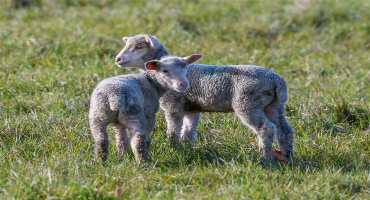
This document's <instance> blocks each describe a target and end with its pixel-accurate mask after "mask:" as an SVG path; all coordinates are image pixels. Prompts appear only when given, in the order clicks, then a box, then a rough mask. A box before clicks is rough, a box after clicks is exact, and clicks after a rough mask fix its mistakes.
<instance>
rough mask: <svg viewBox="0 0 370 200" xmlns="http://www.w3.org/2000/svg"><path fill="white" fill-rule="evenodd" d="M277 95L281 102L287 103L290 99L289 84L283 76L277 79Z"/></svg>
mask: <svg viewBox="0 0 370 200" xmlns="http://www.w3.org/2000/svg"><path fill="white" fill-rule="evenodd" d="M275 92H276V97H277V100H278V101H279V102H280V103H285V102H287V101H288V99H289V95H288V86H287V84H286V82H285V81H284V79H283V78H280V79H278V80H277V81H276V90H275Z"/></svg>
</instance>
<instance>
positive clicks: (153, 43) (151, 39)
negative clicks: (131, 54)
mask: <svg viewBox="0 0 370 200" xmlns="http://www.w3.org/2000/svg"><path fill="white" fill-rule="evenodd" d="M145 40H146V42H147V43H148V44H149V45H150V46H151V47H152V48H153V49H158V48H159V47H160V46H161V43H160V42H159V40H158V39H157V38H156V37H154V36H152V35H145Z"/></svg>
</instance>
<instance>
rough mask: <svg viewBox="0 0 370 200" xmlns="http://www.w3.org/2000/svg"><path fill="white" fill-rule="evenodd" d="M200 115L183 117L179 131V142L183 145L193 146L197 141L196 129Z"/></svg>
mask: <svg viewBox="0 0 370 200" xmlns="http://www.w3.org/2000/svg"><path fill="white" fill-rule="evenodd" d="M199 119H200V113H195V114H188V115H185V117H184V120H183V125H182V129H181V140H182V141H183V142H184V143H185V144H191V145H193V144H194V143H195V140H196V139H197V129H198V124H199Z"/></svg>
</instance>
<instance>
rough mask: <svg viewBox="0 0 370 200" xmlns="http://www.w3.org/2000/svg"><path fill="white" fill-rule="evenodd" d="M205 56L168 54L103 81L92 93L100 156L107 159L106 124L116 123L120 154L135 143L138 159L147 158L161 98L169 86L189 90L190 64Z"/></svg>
mask: <svg viewBox="0 0 370 200" xmlns="http://www.w3.org/2000/svg"><path fill="white" fill-rule="evenodd" d="M201 57H202V55H196V54H195V55H192V56H189V57H175V56H166V57H162V59H161V60H160V61H158V60H152V61H148V62H146V63H145V69H146V71H145V72H143V73H141V74H135V75H123V76H118V77H113V78H108V79H105V80H103V81H101V82H100V83H99V84H98V86H97V87H96V88H95V89H94V91H93V93H92V96H91V104H90V111H89V123H90V129H91V132H92V135H93V137H94V140H95V155H96V157H97V158H99V157H101V158H102V160H103V161H105V160H106V159H107V157H108V152H109V140H108V134H107V131H106V128H107V126H108V125H109V124H113V128H114V130H115V136H116V146H117V150H118V153H119V155H120V156H124V154H125V152H126V151H127V149H128V147H129V143H131V148H132V150H133V153H134V155H135V159H136V160H137V162H139V163H144V162H146V161H147V159H148V148H149V145H150V141H151V140H150V134H151V132H152V130H153V127H154V124H155V114H156V112H157V111H158V109H159V98H160V97H161V96H163V95H164V94H165V93H166V91H168V90H169V89H173V90H175V91H177V92H179V93H183V92H185V91H187V90H188V89H189V83H188V80H187V78H186V73H187V71H186V67H187V65H188V64H191V63H193V62H195V61H197V60H198V59H200V58H201ZM126 129H128V130H129V132H130V137H128V136H127V133H126Z"/></svg>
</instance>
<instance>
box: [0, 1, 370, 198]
mask: <svg viewBox="0 0 370 200" xmlns="http://www.w3.org/2000/svg"><path fill="white" fill-rule="evenodd" d="M0 8H1V12H0V20H1V27H0V32H1V52H0V53H1V57H0V58H1V59H0V113H1V115H0V198H1V199H13V198H14V199H39V198H41V199H51V198H60V199H65V198H67V199H101V198H105V199H106V198H108V199H116V198H117V199H122V198H123V199H126V198H127V199H132V198H134V199H146V198H150V199H214V198H216V199H245V198H248V199H278V198H281V199H288V198H290V199H297V198H300V199H348V198H351V199H366V198H368V197H369V195H370V171H369V169H370V101H369V95H370V13H369V10H370V2H369V1H365V0H363V1H361V0H359V1H344V0H337V1H331V0H330V1H305V0H300V1H267V0H266V1H262V0H261V1H226V0H225V1H222V0H220V1H201V0H199V1H198V0H192V1H164V0H163V1H162V0H161V1H158V2H155V1H113V0H92V1H86V0H77V1H72V0H68V1H67V0H66V1H62V0H51V1H46V0H35V1H30V0H5V1H2V3H1V5H0ZM141 33H147V34H152V35H155V36H156V37H157V38H158V39H159V40H160V41H162V43H163V44H164V45H165V46H166V47H167V49H168V51H169V52H170V53H171V54H174V55H178V56H187V55H190V54H193V53H200V54H203V58H202V60H201V61H199V63H203V64H218V65H223V64H254V65H259V66H264V67H266V68H269V69H271V70H273V71H275V72H276V73H278V74H280V75H281V76H282V77H283V78H284V79H285V80H286V82H287V83H288V87H289V94H290V99H289V102H288V104H287V117H288V120H289V122H290V123H291V125H292V127H293V128H294V129H295V131H296V133H295V146H294V149H295V159H294V164H293V165H292V166H285V165H284V164H279V163H272V165H266V164H264V162H262V160H260V158H259V157H258V152H257V147H256V146H255V145H254V142H255V141H256V135H254V134H253V132H252V131H251V130H249V129H247V128H246V127H245V126H244V125H243V124H242V123H241V122H240V121H239V120H238V119H237V118H236V117H235V115H234V114H232V113H229V114H223V113H204V114H203V115H202V118H201V123H200V126H199V134H198V139H197V144H196V146H195V147H194V151H190V152H183V151H179V150H175V149H174V148H172V147H171V146H170V145H169V144H168V143H167V142H166V140H165V138H166V134H165V129H166V123H165V119H164V116H163V112H162V111H160V112H159V113H158V115H157V123H156V128H155V130H154V132H153V135H152V141H153V142H152V145H151V150H150V157H151V160H150V162H149V163H148V165H146V166H137V164H136V163H135V161H134V157H133V155H132V153H130V154H129V155H128V156H127V157H126V158H125V159H124V160H123V161H122V160H120V159H119V158H118V156H117V152H116V149H115V146H114V145H111V154H110V156H109V159H108V162H107V163H105V164H102V163H100V162H96V161H95V160H94V154H93V139H92V136H91V133H90V130H89V126H88V109H89V103H90V95H91V93H92V91H93V89H94V88H95V87H96V85H97V84H98V83H99V81H101V80H103V79H105V78H108V77H112V76H117V75H120V74H127V73H137V72H138V70H137V69H122V68H118V67H117V66H116V65H115V64H114V58H115V56H116V55H117V54H118V53H119V51H120V50H121V49H122V48H123V47H124V43H123V42H122V41H121V38H122V37H123V36H133V35H136V34H141ZM109 132H110V136H111V137H112V136H113V132H112V129H111V128H110V129H109ZM112 144H114V137H112ZM276 148H277V146H276V144H275V145H274V149H276Z"/></svg>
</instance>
